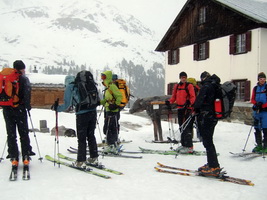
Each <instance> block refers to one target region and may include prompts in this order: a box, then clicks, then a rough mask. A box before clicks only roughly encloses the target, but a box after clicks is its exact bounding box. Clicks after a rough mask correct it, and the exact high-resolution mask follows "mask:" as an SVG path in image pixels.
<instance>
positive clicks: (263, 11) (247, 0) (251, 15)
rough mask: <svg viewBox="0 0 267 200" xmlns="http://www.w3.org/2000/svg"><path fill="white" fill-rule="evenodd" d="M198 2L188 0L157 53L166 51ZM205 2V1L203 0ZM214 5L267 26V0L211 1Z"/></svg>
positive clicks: (259, 25)
mask: <svg viewBox="0 0 267 200" xmlns="http://www.w3.org/2000/svg"><path fill="white" fill-rule="evenodd" d="M194 1H197V0H187V2H186V3H185V5H184V6H183V8H182V9H181V11H180V12H179V13H178V15H177V17H176V18H175V20H174V21H173V23H172V24H171V26H170V27H169V29H168V30H167V32H166V33H165V35H164V37H163V38H162V40H161V41H160V43H159V44H158V46H157V47H156V49H155V51H166V49H165V48H164V45H165V42H166V41H167V39H168V38H169V37H170V36H171V35H172V34H173V33H174V32H175V30H176V29H177V27H179V21H180V20H183V17H182V16H183V14H184V12H185V11H186V10H187V9H188V8H189V7H190V4H194ZM202 1H205V0H202ZM210 1H212V2H214V3H217V4H219V5H221V6H222V7H226V8H228V9H229V10H232V11H233V12H235V13H238V14H239V15H240V16H244V17H245V18H248V19H250V20H251V21H253V22H255V23H257V24H258V27H266V26H267V0H210Z"/></svg>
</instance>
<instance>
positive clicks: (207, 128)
mask: <svg viewBox="0 0 267 200" xmlns="http://www.w3.org/2000/svg"><path fill="white" fill-rule="evenodd" d="M197 122H198V130H199V132H200V136H201V137H202V142H203V146H204V147H205V148H206V152H207V161H208V165H209V167H210V168H215V167H220V165H219V162H218V158H217V153H216V148H215V145H214V143H213V134H214V129H215V126H216V124H217V122H218V120H217V119H215V118H214V116H213V114H212V113H211V112H208V111H204V112H201V113H200V114H199V115H198V116H197Z"/></svg>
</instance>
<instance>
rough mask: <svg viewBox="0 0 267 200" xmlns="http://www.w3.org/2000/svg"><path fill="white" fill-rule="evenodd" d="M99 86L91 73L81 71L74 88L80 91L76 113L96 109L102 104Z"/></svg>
mask: <svg viewBox="0 0 267 200" xmlns="http://www.w3.org/2000/svg"><path fill="white" fill-rule="evenodd" d="M96 86H97V84H96V83H95V81H94V77H93V75H92V74H91V72H90V71H85V70H83V71H81V72H79V73H78V74H77V76H76V78H75V82H74V87H76V88H77V91H78V102H76V105H75V107H76V112H78V111H81V110H90V109H95V108H96V107H97V106H98V105H99V102H100V98H99V94H98V90H97V87H96Z"/></svg>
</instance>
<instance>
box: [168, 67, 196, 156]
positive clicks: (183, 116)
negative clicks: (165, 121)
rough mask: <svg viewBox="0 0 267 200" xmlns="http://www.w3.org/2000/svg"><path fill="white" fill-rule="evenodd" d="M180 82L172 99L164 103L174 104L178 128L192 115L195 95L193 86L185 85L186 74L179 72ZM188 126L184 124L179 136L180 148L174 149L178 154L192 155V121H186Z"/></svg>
mask: <svg viewBox="0 0 267 200" xmlns="http://www.w3.org/2000/svg"><path fill="white" fill-rule="evenodd" d="M179 78H180V82H179V83H178V84H176V85H175V86H174V89H173V91H172V97H171V98H170V99H169V100H168V101H166V102H165V103H166V105H167V106H170V104H173V103H176V104H177V109H178V123H179V127H180V128H181V126H182V125H183V124H184V123H185V122H186V123H187V119H188V118H189V117H190V115H191V114H192V110H193V107H192V105H193V104H194V103H195V99H196V94H195V89H194V86H193V84H191V83H187V74H186V73H185V72H181V73H180V74H179ZM188 120H189V121H188V124H186V125H185V126H186V127H185V129H184V130H183V131H181V132H182V134H181V144H182V145H181V146H180V147H178V148H177V149H176V151H177V152H179V153H193V141H192V139H193V123H194V121H193V120H191V119H188Z"/></svg>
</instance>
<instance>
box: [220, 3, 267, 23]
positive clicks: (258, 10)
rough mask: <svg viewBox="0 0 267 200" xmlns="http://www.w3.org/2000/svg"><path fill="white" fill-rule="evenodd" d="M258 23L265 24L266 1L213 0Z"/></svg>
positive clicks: (266, 18) (266, 21) (266, 19)
mask: <svg viewBox="0 0 267 200" xmlns="http://www.w3.org/2000/svg"><path fill="white" fill-rule="evenodd" d="M215 1H217V2H219V3H222V4H224V5H225V6H227V7H229V8H231V9H234V10H236V11H238V12H240V13H242V14H244V15H246V16H248V17H250V18H252V19H254V20H256V21H258V22H263V23H267V0H215Z"/></svg>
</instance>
